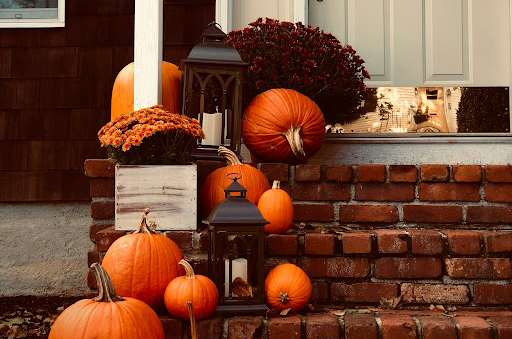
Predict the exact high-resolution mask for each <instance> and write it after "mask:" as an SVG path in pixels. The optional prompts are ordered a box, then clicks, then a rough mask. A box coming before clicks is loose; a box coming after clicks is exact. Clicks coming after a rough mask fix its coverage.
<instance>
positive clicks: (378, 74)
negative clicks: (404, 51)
mask: <svg viewBox="0 0 512 339" xmlns="http://www.w3.org/2000/svg"><path fill="white" fill-rule="evenodd" d="M391 2H392V0H348V8H347V23H348V25H347V27H348V44H349V45H352V46H353V47H354V49H355V50H356V51H358V52H359V53H360V54H361V56H362V57H363V59H364V60H365V61H366V64H365V65H366V68H367V70H368V72H369V73H370V75H371V77H372V79H373V80H374V81H375V80H377V81H390V80H391V78H392V74H391V66H392V58H391V47H392V46H391V40H392V39H391V30H392V28H391V24H392V22H391V11H390V3H391Z"/></svg>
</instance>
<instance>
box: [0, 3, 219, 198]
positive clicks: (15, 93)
mask: <svg viewBox="0 0 512 339" xmlns="http://www.w3.org/2000/svg"><path fill="white" fill-rule="evenodd" d="M133 14H134V0H87V1H84V0H66V27H65V28H44V29H43V28H41V29H0V201H2V202H22V201H77V200H89V199H90V198H89V182H88V179H87V178H86V177H85V176H84V174H83V163H84V160H85V159H88V158H103V157H105V152H104V150H103V149H101V148H100V147H99V142H98V140H97V138H96V132H97V131H98V130H99V128H100V127H101V126H102V125H103V124H105V123H106V122H107V121H108V119H109V117H110V96H111V91H112V86H113V83H114V80H115V77H116V75H117V74H118V72H119V71H120V70H121V69H122V68H123V67H124V66H125V65H126V64H128V63H129V62H131V61H133V25H134V23H133ZM214 18H215V0H165V1H164V60H166V61H169V62H172V63H176V64H177V63H179V62H180V60H181V59H182V58H184V57H186V56H187V55H188V53H189V51H190V49H191V48H192V47H193V46H194V44H196V43H197V42H198V41H199V39H200V37H201V33H202V32H203V31H204V29H205V28H206V25H207V24H208V23H210V22H212V21H213V20H214Z"/></svg>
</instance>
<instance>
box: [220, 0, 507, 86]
mask: <svg viewBox="0 0 512 339" xmlns="http://www.w3.org/2000/svg"><path fill="white" fill-rule="evenodd" d="M510 2H511V1H510V0H492V1H487V0H486V1H484V0H322V1H318V0H309V1H305V0H218V11H219V8H221V7H223V6H224V7H229V12H228V11H225V12H226V13H229V14H226V15H227V17H226V16H225V17H224V18H223V19H222V20H223V21H225V22H226V23H225V24H224V25H225V26H227V27H229V29H230V30H231V29H243V28H244V27H246V26H247V24H248V23H250V22H252V21H254V20H256V19H257V18H258V17H263V18H265V17H270V18H275V19H279V20H286V21H297V20H296V19H297V18H300V19H302V20H301V21H308V23H309V24H310V25H312V26H318V27H320V28H321V29H323V30H325V31H327V32H330V33H332V34H333V35H335V36H336V37H337V38H338V39H339V40H340V41H341V42H342V43H344V44H350V45H352V46H353V47H354V49H355V50H356V51H357V52H358V53H359V54H360V55H361V56H362V58H363V59H364V60H365V61H366V64H365V65H366V67H367V69H368V70H369V72H370V74H371V76H372V79H371V81H368V85H370V86H510V83H511V66H510V65H511V19H510V18H511V4H510ZM305 9H308V10H307V11H306V10H305ZM228 23H229V24H228Z"/></svg>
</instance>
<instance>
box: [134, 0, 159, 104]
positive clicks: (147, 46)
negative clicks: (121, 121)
mask: <svg viewBox="0 0 512 339" xmlns="http://www.w3.org/2000/svg"><path fill="white" fill-rule="evenodd" d="M163 13H164V8H163V1H147V0H135V33H134V35H135V36H134V60H135V65H134V100H133V109H134V110H138V109H141V108H145V107H150V106H153V105H157V104H160V103H162V53H163V16H164V15H163Z"/></svg>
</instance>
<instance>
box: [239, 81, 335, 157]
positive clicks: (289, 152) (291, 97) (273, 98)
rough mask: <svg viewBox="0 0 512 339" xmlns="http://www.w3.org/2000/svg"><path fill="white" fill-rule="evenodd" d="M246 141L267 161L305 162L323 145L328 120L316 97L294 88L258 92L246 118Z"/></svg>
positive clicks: (244, 125) (246, 143)
mask: <svg viewBox="0 0 512 339" xmlns="http://www.w3.org/2000/svg"><path fill="white" fill-rule="evenodd" d="M242 136H243V139H244V144H245V146H247V148H248V149H249V150H250V151H251V153H252V154H254V156H255V157H256V158H258V159H260V160H262V161H265V162H285V163H290V164H294V163H303V162H305V161H306V160H307V158H309V157H311V156H313V155H314V154H315V153H316V152H317V151H318V150H319V149H320V147H321V146H322V142H323V140H324V137H325V120H324V116H323V114H322V111H321V110H320V108H319V107H318V105H317V104H315V103H314V102H313V100H311V99H309V98H308V97H307V96H305V95H303V94H301V93H299V92H297V91H294V90H291V89H283V88H278V89H271V90H268V91H266V92H263V93H261V94H259V95H258V96H256V97H255V98H254V99H253V100H252V101H251V102H250V103H249V105H248V106H247V108H246V110H245V113H244V118H243V121H242Z"/></svg>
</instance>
